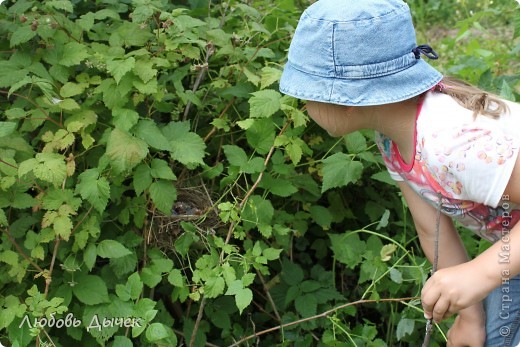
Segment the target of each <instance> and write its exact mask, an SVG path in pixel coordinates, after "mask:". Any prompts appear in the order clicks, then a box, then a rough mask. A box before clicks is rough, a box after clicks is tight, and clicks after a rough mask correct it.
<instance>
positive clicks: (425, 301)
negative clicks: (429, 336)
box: [421, 261, 493, 322]
mask: <svg viewBox="0 0 520 347" xmlns="http://www.w3.org/2000/svg"><path fill="white" fill-rule="evenodd" d="M483 273H485V272H484V271H482V269H478V268H476V265H475V263H474V262H473V261H470V262H467V263H463V264H460V265H456V266H452V267H449V268H445V269H440V270H438V271H437V272H435V274H433V276H432V277H431V278H430V279H429V280H428V281H426V283H425V285H424V288H423V290H422V292H421V300H422V306H423V309H424V315H425V317H426V318H428V319H429V318H432V317H433V320H434V321H435V322H440V321H442V320H443V319H446V318H448V317H450V316H451V315H453V314H455V313H457V312H459V311H460V310H462V309H464V308H467V307H469V306H472V305H474V304H476V303H478V302H479V301H481V300H482V299H484V297H486V295H487V294H488V293H489V292H490V291H491V290H492V289H493V285H492V284H490V283H489V280H487V279H486V277H485V276H484V275H483Z"/></svg>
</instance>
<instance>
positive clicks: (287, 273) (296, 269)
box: [282, 259, 304, 286]
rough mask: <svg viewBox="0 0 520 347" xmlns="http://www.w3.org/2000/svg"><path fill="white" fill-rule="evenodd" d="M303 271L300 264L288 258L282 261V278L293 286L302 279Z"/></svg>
mask: <svg viewBox="0 0 520 347" xmlns="http://www.w3.org/2000/svg"><path fill="white" fill-rule="evenodd" d="M303 278H304V273H303V270H302V268H301V267H300V265H298V264H295V263H293V262H292V261H290V260H288V259H284V260H283V261H282V279H283V280H284V281H285V283H287V284H288V285H290V286H295V285H298V284H300V283H301V282H302V281H303Z"/></svg>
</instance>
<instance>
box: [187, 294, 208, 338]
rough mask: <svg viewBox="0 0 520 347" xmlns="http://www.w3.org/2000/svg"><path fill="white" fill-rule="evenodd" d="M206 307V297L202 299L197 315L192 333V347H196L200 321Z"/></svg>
mask: <svg viewBox="0 0 520 347" xmlns="http://www.w3.org/2000/svg"><path fill="white" fill-rule="evenodd" d="M205 305H206V297H205V296H203V297H202V301H201V302H200V307H199V313H198V314H197V320H196V321H195V325H194V326H193V331H192V332H191V339H190V347H193V346H194V345H195V337H196V336H197V331H198V330H199V325H200V321H201V320H202V314H203V311H204V306H205Z"/></svg>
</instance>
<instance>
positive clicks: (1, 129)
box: [0, 122, 16, 137]
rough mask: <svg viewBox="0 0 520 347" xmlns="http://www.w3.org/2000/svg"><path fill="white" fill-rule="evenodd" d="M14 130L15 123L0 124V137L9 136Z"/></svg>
mask: <svg viewBox="0 0 520 347" xmlns="http://www.w3.org/2000/svg"><path fill="white" fill-rule="evenodd" d="M15 130H16V123H15V122H0V137H4V136H8V135H11V134H12V133H13V132H14V131H15Z"/></svg>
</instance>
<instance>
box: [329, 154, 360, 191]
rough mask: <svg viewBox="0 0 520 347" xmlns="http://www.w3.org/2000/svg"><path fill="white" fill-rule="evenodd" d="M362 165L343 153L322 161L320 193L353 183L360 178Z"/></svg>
mask: <svg viewBox="0 0 520 347" xmlns="http://www.w3.org/2000/svg"><path fill="white" fill-rule="evenodd" d="M362 172H363V164H361V162H359V161H353V160H352V159H351V158H350V157H349V156H348V155H346V154H344V153H336V154H334V155H332V156H330V157H328V158H327V159H325V160H323V186H322V188H321V191H322V193H323V192H325V191H327V190H329V189H331V188H337V187H343V186H346V185H348V184H349V183H355V182H357V180H359V179H360V178H361V174H362Z"/></svg>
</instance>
